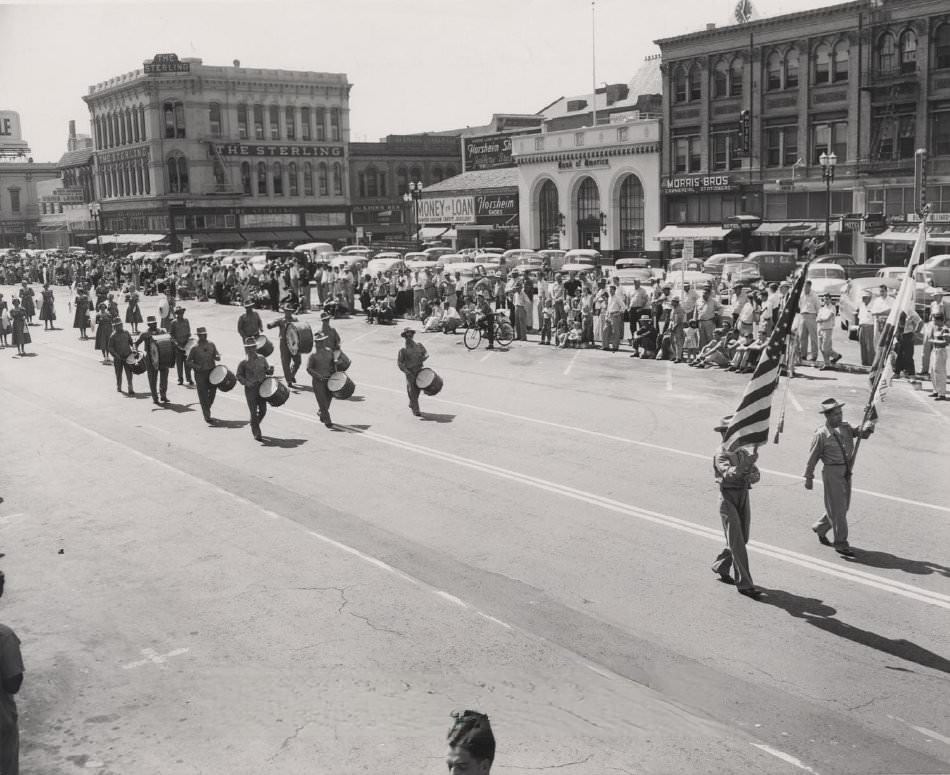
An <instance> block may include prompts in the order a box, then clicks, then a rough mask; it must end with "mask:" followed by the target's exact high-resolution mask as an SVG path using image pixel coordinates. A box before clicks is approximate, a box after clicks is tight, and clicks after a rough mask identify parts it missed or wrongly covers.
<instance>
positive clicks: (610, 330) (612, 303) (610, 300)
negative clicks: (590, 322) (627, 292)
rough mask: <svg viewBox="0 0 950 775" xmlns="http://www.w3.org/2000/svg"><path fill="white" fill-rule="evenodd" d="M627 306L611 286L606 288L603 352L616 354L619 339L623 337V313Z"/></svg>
mask: <svg viewBox="0 0 950 775" xmlns="http://www.w3.org/2000/svg"><path fill="white" fill-rule="evenodd" d="M626 309H627V305H626V304H625V303H624V298H623V296H622V295H620V294H619V293H617V288H616V287H615V286H613V285H611V286H608V288H607V330H606V331H604V347H603V349H605V350H612V351H613V352H617V350H619V349H620V337H621V336H623V313H624V312H625V311H626Z"/></svg>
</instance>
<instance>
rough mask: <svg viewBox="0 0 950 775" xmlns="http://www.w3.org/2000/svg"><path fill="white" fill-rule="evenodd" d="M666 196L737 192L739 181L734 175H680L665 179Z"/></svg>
mask: <svg viewBox="0 0 950 775" xmlns="http://www.w3.org/2000/svg"><path fill="white" fill-rule="evenodd" d="M662 188H663V193H664V194H708V193H712V192H715V191H737V190H738V188H739V181H738V180H736V179H735V178H734V177H733V176H732V175H680V176H676V177H668V178H663V183H662Z"/></svg>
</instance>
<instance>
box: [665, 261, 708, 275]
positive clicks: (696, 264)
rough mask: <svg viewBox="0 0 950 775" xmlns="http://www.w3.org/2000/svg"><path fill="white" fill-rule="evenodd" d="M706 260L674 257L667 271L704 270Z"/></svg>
mask: <svg viewBox="0 0 950 775" xmlns="http://www.w3.org/2000/svg"><path fill="white" fill-rule="evenodd" d="M705 265H706V262H705V261H704V260H703V259H701V258H674V259H673V260H672V261H670V266H669V268H668V269H667V272H682V271H684V270H685V271H687V272H702V271H703V267H704V266H705Z"/></svg>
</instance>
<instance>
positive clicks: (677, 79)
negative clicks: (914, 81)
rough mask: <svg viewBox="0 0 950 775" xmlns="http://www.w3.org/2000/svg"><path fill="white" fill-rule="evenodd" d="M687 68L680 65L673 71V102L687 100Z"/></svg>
mask: <svg viewBox="0 0 950 775" xmlns="http://www.w3.org/2000/svg"><path fill="white" fill-rule="evenodd" d="M686 95H687V91H686V68H684V67H682V66H680V67H677V68H676V70H675V71H674V72H673V102H686Z"/></svg>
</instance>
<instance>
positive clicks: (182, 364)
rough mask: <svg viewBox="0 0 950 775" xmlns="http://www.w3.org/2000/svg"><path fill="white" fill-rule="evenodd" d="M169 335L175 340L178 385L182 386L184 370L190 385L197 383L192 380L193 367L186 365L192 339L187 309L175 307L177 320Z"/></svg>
mask: <svg viewBox="0 0 950 775" xmlns="http://www.w3.org/2000/svg"><path fill="white" fill-rule="evenodd" d="M168 333H169V334H171V337H172V339H174V340H175V371H177V372H178V384H179V385H181V384H182V376H183V375H182V370H183V369H184V372H185V373H184V376H185V377H186V378H187V380H188V384H189V385H194V384H195V383H194V382H193V381H192V379H191V367H190V366H189V365H188V364H187V363H186V355H187V352H186V351H185V346H186V345H187V344H188V340H189V339H191V322H190V321H189V320H187V319H186V318H185V308H184V307H175V319H174V320H173V321H172V322H171V325H170V326H169V327H168Z"/></svg>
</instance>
